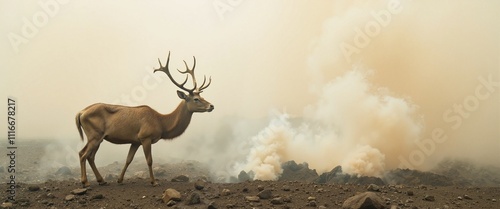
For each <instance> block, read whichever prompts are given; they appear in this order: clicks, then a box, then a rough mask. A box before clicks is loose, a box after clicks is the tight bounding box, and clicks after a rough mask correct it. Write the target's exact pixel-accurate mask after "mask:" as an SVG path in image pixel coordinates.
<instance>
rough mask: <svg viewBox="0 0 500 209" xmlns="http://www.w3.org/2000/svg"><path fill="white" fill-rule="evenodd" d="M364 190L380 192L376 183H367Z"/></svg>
mask: <svg viewBox="0 0 500 209" xmlns="http://www.w3.org/2000/svg"><path fill="white" fill-rule="evenodd" d="M366 190H368V191H370V192H380V187H379V186H377V185H376V184H370V185H368V187H367V188H366Z"/></svg>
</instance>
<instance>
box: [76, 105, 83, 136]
mask: <svg viewBox="0 0 500 209" xmlns="http://www.w3.org/2000/svg"><path fill="white" fill-rule="evenodd" d="M81 115H82V113H81V112H79V113H78V114H76V117H75V121H76V128H77V129H78V133H80V139H81V140H82V141H83V131H82V123H81V122H80V116H81Z"/></svg>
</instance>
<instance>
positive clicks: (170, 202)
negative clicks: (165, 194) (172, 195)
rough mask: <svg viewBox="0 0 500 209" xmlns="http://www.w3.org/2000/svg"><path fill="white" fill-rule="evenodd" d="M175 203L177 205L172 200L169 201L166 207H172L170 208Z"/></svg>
mask: <svg viewBox="0 0 500 209" xmlns="http://www.w3.org/2000/svg"><path fill="white" fill-rule="evenodd" d="M176 203H177V202H175V201H173V200H169V201H168V202H167V206H168V207H172V206H174V205H175V204H176Z"/></svg>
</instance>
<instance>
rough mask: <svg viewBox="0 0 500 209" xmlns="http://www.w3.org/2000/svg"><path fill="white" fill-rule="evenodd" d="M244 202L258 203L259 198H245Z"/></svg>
mask: <svg viewBox="0 0 500 209" xmlns="http://www.w3.org/2000/svg"><path fill="white" fill-rule="evenodd" d="M245 200H246V201H248V202H259V201H260V198H259V197H258V196H245Z"/></svg>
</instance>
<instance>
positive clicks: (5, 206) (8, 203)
mask: <svg viewBox="0 0 500 209" xmlns="http://www.w3.org/2000/svg"><path fill="white" fill-rule="evenodd" d="M12 206H13V205H12V203H11V202H4V203H2V205H0V207H2V208H12Z"/></svg>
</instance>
